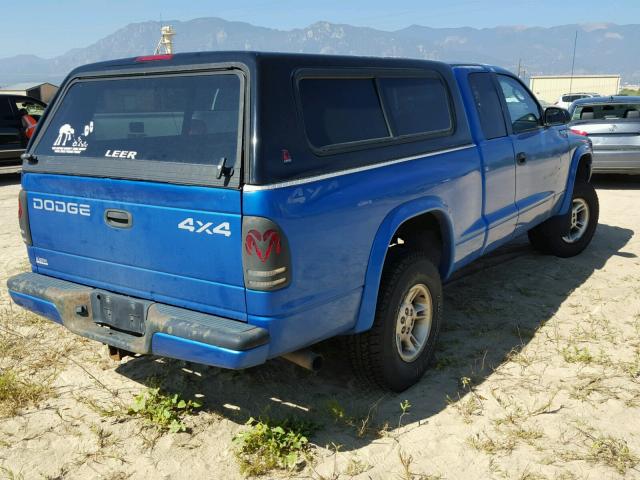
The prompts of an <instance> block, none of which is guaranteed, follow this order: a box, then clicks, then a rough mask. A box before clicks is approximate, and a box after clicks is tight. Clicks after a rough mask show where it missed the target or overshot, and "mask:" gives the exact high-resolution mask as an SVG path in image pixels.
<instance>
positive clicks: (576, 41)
mask: <svg viewBox="0 0 640 480" xmlns="http://www.w3.org/2000/svg"><path fill="white" fill-rule="evenodd" d="M577 46H578V30H576V38H575V40H574V41H573V60H572V61H571V79H570V80H569V93H573V71H574V68H575V66H576V47H577Z"/></svg>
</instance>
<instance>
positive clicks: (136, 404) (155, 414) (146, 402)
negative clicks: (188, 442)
mask: <svg viewBox="0 0 640 480" xmlns="http://www.w3.org/2000/svg"><path fill="white" fill-rule="evenodd" d="M200 406H201V405H200V404H199V403H198V402H194V401H192V400H183V399H181V398H180V397H179V395H178V394H177V393H176V394H173V395H166V394H164V393H161V392H160V389H159V388H150V389H148V390H146V391H145V392H142V393H140V394H138V395H136V396H135V398H134V399H133V403H132V405H131V406H130V407H129V410H128V414H129V415H133V416H137V417H142V418H145V419H146V420H147V421H149V422H150V423H151V424H153V425H155V426H156V427H158V428H160V429H161V430H168V431H169V432H171V433H176V432H184V431H186V430H187V426H186V425H185V424H184V422H183V419H184V417H185V416H187V415H190V414H191V413H192V412H193V410H194V409H196V408H200Z"/></svg>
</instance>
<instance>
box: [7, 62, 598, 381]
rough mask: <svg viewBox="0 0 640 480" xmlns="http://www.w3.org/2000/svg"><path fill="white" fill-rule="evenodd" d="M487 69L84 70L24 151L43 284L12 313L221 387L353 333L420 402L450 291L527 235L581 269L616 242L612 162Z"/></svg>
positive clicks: (370, 361)
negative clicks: (167, 361) (594, 175)
mask: <svg viewBox="0 0 640 480" xmlns="http://www.w3.org/2000/svg"><path fill="white" fill-rule="evenodd" d="M568 121H569V118H568V114H567V112H566V111H565V110H562V109H559V108H554V107H550V108H547V109H546V110H543V109H542V108H541V107H540V105H539V103H538V102H537V101H536V99H535V98H534V96H533V95H532V94H531V92H530V91H529V90H528V89H527V88H526V87H525V86H524V85H523V84H522V82H521V81H520V80H519V79H518V78H517V77H516V76H514V75H513V74H511V73H509V72H508V71H505V70H503V69H500V68H496V67H490V66H484V65H468V64H456V65H449V64H445V63H439V62H431V61H420V60H405V59H389V58H384V59H383V58H359V57H341V56H320V55H302V54H276V53H257V52H210V53H192V54H178V55H160V56H148V57H138V58H131V59H124V60H116V61H110V62H104V63H97V64H92V65H86V66H83V67H80V68H77V69H76V70H74V71H73V72H71V73H70V75H69V76H68V78H67V79H66V81H65V82H64V84H63V86H62V88H61V90H60V92H59V93H58V96H57V98H56V99H55V101H54V102H53V104H52V106H51V107H50V108H49V109H48V110H47V112H46V114H45V116H44V118H43V119H42V121H41V122H40V123H39V125H38V129H37V131H36V134H35V136H34V138H33V139H32V141H31V143H30V145H29V146H28V149H27V152H26V153H25V154H24V155H23V172H24V173H23V177H22V191H21V192H20V196H19V207H20V208H19V217H20V226H21V231H22V235H23V239H24V242H25V244H26V245H27V251H28V255H29V259H30V262H31V270H32V271H31V272H26V273H22V274H19V275H17V276H14V277H12V278H10V279H9V281H8V289H9V292H10V294H11V297H12V298H13V300H14V301H15V302H16V303H17V304H19V305H21V306H23V307H25V308H27V309H29V310H31V311H34V312H36V313H38V314H41V315H43V316H45V317H47V318H49V319H51V320H53V321H55V322H58V323H60V324H62V325H64V326H65V327H66V328H68V329H69V330H71V331H73V332H75V333H77V334H78V335H81V336H83V337H87V338H91V339H93V340H96V341H98V342H101V343H104V344H106V345H108V346H109V348H110V351H111V353H112V354H113V355H114V356H116V357H118V356H120V355H123V354H154V355H160V356H166V357H172V358H178V359H183V360H186V361H191V362H199V363H202V364H208V365H214V366H218V367H224V368H232V369H239V368H246V367H251V366H254V365H258V364H261V363H263V362H265V361H266V360H268V359H270V358H274V357H279V356H284V357H285V358H289V359H291V360H293V361H295V362H297V363H298V364H301V365H305V366H307V367H309V368H313V367H317V366H318V363H319V362H318V360H319V358H318V357H317V356H316V355H315V354H313V352H312V351H311V350H309V349H308V347H310V346H311V345H313V344H315V343H317V342H319V341H321V340H324V339H327V338H329V337H333V336H338V335H341V336H346V337H347V344H348V345H349V349H350V352H349V356H350V358H351V360H352V362H353V364H354V366H355V371H356V372H357V374H358V375H360V376H362V377H363V378H364V379H366V380H369V381H370V382H373V383H375V384H377V385H379V386H380V387H382V388H385V389H390V390H394V391H401V390H403V389H406V388H408V387H409V386H411V385H412V384H414V383H415V382H417V381H418V380H419V379H420V377H421V376H422V375H423V373H424V372H425V370H426V369H427V367H428V364H429V362H430V360H431V358H432V356H433V352H434V349H435V342H436V339H437V336H438V333H439V330H440V328H441V324H442V316H443V313H442V312H443V310H442V308H443V306H442V302H443V300H442V282H443V281H446V280H447V279H448V278H449V277H450V276H451V274H452V273H453V272H454V271H456V270H457V269H459V268H461V267H462V266H464V265H466V264H468V263H469V262H471V261H473V260H474V259H477V258H478V257H480V256H481V255H483V254H485V253H487V252H489V251H491V250H493V249H495V248H496V247H498V246H500V245H502V244H504V243H505V242H508V241H509V240H510V239H513V238H514V237H516V236H518V235H521V234H524V233H526V232H528V234H529V238H530V240H531V243H532V244H533V246H534V247H535V248H537V249H539V250H541V251H543V252H547V253H550V254H555V255H557V256H560V257H568V256H572V255H576V254H578V253H580V252H581V251H582V250H583V249H584V248H585V247H586V246H587V245H588V244H589V242H590V240H591V238H592V236H593V234H594V231H595V229H596V226H597V222H598V199H597V197H596V193H595V190H594V189H593V187H592V186H591V184H590V183H589V182H590V177H591V155H592V152H591V144H590V143H589V140H588V138H586V137H584V136H580V135H575V134H573V133H572V132H571V131H570V130H569V128H568V127H567V125H566V124H567V122H568Z"/></svg>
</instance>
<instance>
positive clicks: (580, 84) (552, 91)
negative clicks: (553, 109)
mask: <svg viewBox="0 0 640 480" xmlns="http://www.w3.org/2000/svg"><path fill="white" fill-rule="evenodd" d="M529 88H530V89H531V91H532V92H533V93H534V94H535V95H536V97H538V100H541V101H543V102H547V103H551V104H553V103H555V102H557V101H558V99H559V98H560V96H561V95H563V94H565V93H597V94H600V95H602V96H609V95H617V94H618V92H619V91H620V75H574V76H573V77H572V76H571V75H539V76H532V77H531V78H530V79H529Z"/></svg>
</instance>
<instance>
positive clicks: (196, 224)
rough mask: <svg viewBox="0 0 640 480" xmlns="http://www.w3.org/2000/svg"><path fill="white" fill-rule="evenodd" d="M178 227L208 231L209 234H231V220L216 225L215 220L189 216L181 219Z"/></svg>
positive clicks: (195, 230) (198, 231)
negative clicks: (208, 220) (207, 220)
mask: <svg viewBox="0 0 640 480" xmlns="http://www.w3.org/2000/svg"><path fill="white" fill-rule="evenodd" d="M212 227H213V228H212ZM178 228H180V229H182V230H188V231H189V232H192V233H206V234H207V235H213V234H218V235H224V236H225V237H230V236H231V225H229V222H222V223H221V224H220V225H217V226H215V227H214V226H213V222H201V221H200V220H194V219H193V218H191V217H189V218H185V219H184V220H183V221H181V222H180V223H179V224H178Z"/></svg>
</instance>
